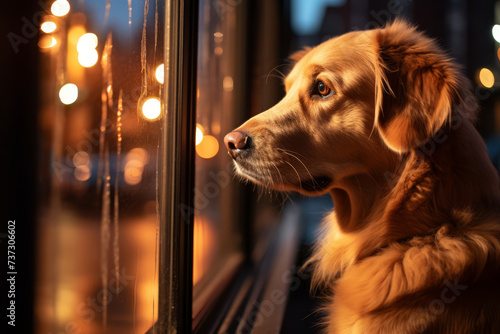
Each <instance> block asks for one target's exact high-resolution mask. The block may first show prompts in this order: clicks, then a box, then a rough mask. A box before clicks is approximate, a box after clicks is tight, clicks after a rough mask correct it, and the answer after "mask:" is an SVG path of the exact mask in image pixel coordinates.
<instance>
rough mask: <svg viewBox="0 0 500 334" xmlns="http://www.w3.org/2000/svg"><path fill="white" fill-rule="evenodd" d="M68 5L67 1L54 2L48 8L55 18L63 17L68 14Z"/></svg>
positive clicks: (58, 0)
mask: <svg viewBox="0 0 500 334" xmlns="http://www.w3.org/2000/svg"><path fill="white" fill-rule="evenodd" d="M69 10H70V5H69V2H68V1H67V0H56V1H54V3H53V4H52V6H51V7H50V11H51V12H52V14H54V15H55V16H64V15H66V14H68V13H69Z"/></svg>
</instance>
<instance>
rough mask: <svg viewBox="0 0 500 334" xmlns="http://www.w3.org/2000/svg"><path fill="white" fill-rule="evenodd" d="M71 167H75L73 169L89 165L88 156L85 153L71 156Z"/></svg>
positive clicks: (79, 152)
mask: <svg viewBox="0 0 500 334" xmlns="http://www.w3.org/2000/svg"><path fill="white" fill-rule="evenodd" d="M73 165H75V167H78V166H88V165H90V157H89V154H88V153H87V152H85V151H78V152H76V153H75V155H74V156H73Z"/></svg>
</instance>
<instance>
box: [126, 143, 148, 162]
mask: <svg viewBox="0 0 500 334" xmlns="http://www.w3.org/2000/svg"><path fill="white" fill-rule="evenodd" d="M125 159H126V160H127V161H132V160H137V161H140V162H141V163H142V164H143V165H145V164H147V163H148V161H149V155H148V151H146V150H145V149H143V148H142V147H136V148H133V149H131V150H130V151H129V152H128V153H127V156H126V157H125Z"/></svg>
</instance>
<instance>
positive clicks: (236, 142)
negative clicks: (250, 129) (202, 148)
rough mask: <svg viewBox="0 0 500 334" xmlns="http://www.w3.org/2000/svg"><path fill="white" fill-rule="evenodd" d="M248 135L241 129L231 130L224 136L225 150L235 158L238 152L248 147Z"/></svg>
mask: <svg viewBox="0 0 500 334" xmlns="http://www.w3.org/2000/svg"><path fill="white" fill-rule="evenodd" d="M249 142H250V137H248V135H247V134H246V133H243V132H241V131H233V132H230V133H228V134H227V135H226V136H225V137H224V144H226V148H227V152H228V153H229V155H230V156H231V157H232V158H233V159H235V158H236V157H237V156H238V155H239V154H240V153H242V152H243V151H244V150H246V149H248V148H249Z"/></svg>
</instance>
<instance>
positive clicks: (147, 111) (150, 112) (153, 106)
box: [142, 97, 161, 120]
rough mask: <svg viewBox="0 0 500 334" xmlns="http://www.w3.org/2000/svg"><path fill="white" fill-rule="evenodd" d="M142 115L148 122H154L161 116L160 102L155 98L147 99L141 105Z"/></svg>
mask: <svg viewBox="0 0 500 334" xmlns="http://www.w3.org/2000/svg"><path fill="white" fill-rule="evenodd" d="M142 114H143V115H144V117H146V118H147V119H149V120H155V119H157V118H158V117H160V114H161V102H160V100H158V99H157V98H154V97H153V98H149V99H147V100H146V101H145V102H144V104H143V105H142Z"/></svg>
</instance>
